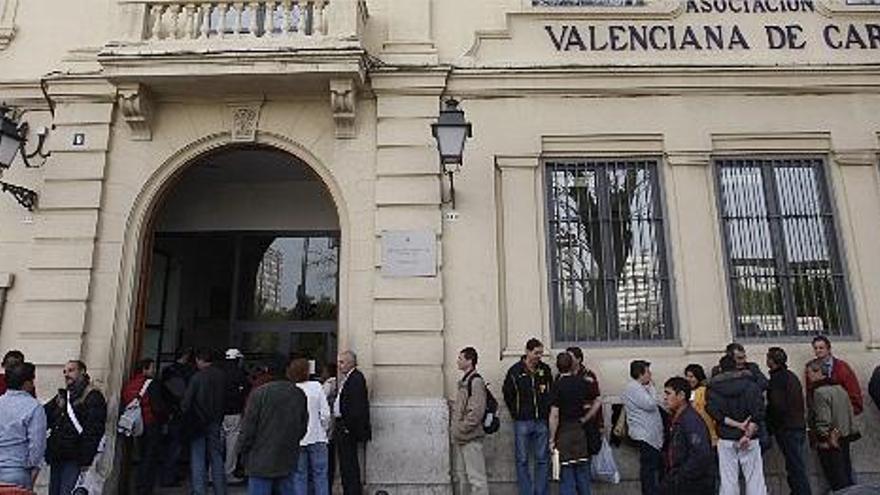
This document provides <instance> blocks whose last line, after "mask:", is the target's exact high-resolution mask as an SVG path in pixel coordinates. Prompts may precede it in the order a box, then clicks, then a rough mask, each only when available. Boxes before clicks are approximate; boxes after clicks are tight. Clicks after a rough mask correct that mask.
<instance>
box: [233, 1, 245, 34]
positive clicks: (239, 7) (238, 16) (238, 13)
mask: <svg viewBox="0 0 880 495" xmlns="http://www.w3.org/2000/svg"><path fill="white" fill-rule="evenodd" d="M234 6H235V23H234V24H233V26H234V27H233V29H232V34H233V35H235V36H238V35H240V34H241V29H242V26H241V21H242V16H244V3H243V2H236V3H235V4H234Z"/></svg>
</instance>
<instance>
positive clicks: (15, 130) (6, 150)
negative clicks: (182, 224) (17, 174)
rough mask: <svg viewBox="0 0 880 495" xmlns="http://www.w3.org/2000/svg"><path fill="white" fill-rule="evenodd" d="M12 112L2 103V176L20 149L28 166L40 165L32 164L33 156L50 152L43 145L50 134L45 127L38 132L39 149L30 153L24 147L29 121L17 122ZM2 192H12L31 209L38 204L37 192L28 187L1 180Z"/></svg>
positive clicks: (0, 109)
mask: <svg viewBox="0 0 880 495" xmlns="http://www.w3.org/2000/svg"><path fill="white" fill-rule="evenodd" d="M11 113H12V111H11V109H10V108H9V107H7V106H5V105H0V176H2V172H3V170H6V169H8V168H9V167H11V166H12V163H13V162H14V161H15V157H16V156H17V155H18V153H19V151H20V152H21V160H22V162H24V166H25V167H27V168H36V167H38V166H39V165H31V162H30V159H31V158H34V157H37V156H39V157H40V158H43V159H46V158H48V157H49V153H43V145H44V144H45V143H46V136H48V135H49V131H48V129H46V128H43V129H41V130H40V131H39V132H38V133H37V137H38V140H37V149H36V150H34V152H33V153H28V152H27V151H25V149H24V146H25V143H27V135H28V124H27V122H22V123H21V124H19V123H17V122H16V121H15V119H13V118H12V117H11V116H10V114H11ZM0 192H8V193H10V194H12V196H13V197H15V200H16V201H18V204H20V205H21V206H23V207H25V208H27V209H28V210H30V211H33V210H34V207H35V206H36V205H37V193H36V192H35V191H32V190H30V189H28V188H26V187H22V186H18V185H15V184H10V183H8V182H4V181H0Z"/></svg>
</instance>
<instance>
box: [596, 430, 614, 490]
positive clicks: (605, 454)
mask: <svg viewBox="0 0 880 495" xmlns="http://www.w3.org/2000/svg"><path fill="white" fill-rule="evenodd" d="M590 470H591V473H590V474H592V475H593V476H592V478H593V481H598V482H599V483H611V484H612V485H616V484H618V483H620V470H618V469H617V462H615V460H614V453H613V452H611V446H610V445H608V439H607V438H605V437H602V448H601V449H600V450H599V453H598V454H596V455H594V456H593V458H592V459H591V460H590Z"/></svg>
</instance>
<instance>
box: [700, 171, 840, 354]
mask: <svg viewBox="0 0 880 495" xmlns="http://www.w3.org/2000/svg"><path fill="white" fill-rule="evenodd" d="M715 163H716V169H717V176H718V190H719V194H720V210H721V222H722V229H723V237H724V242H725V248H726V254H727V271H728V275H729V283H730V298H731V303H732V307H733V316H734V327H735V328H734V332H735V334H736V336H737V337H760V338H774V337H785V336H809V335H816V334H820V333H821V334H827V335H851V334H852V333H853V330H852V326H851V325H850V319H849V310H848V304H847V296H846V280H845V277H844V273H843V267H842V264H841V260H840V255H839V252H838V243H837V235H836V231H835V227H834V212H833V210H832V208H831V202H830V200H829V193H828V186H827V183H826V180H825V174H824V160H823V159H822V158H818V157H804V158H792V157H785V158H737V159H718V160H715Z"/></svg>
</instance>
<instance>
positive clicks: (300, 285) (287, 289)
mask: <svg viewBox="0 0 880 495" xmlns="http://www.w3.org/2000/svg"><path fill="white" fill-rule="evenodd" d="M238 250H239V253H238V267H237V272H238V277H237V279H236V285H237V287H236V290H235V292H236V293H237V294H238V298H237V300H236V302H235V308H234V309H235V314H236V318H235V319H234V323H233V341H234V342H236V344H237V345H239V346H240V347H242V348H243V349H244V350H245V351H246V352H248V353H249V354H251V355H254V356H255V357H257V356H259V355H263V354H268V353H281V354H284V355H287V354H290V353H300V354H303V355H305V356H307V357H309V358H311V359H314V360H315V361H316V364H317V365H321V364H323V363H326V362H332V360H333V359H334V357H335V353H336V346H337V341H336V328H337V315H338V306H339V238H338V236H334V235H320V236H287V235H274V234H258V235H247V236H243V237H242V238H241V242H240V243H239V248H238Z"/></svg>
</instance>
